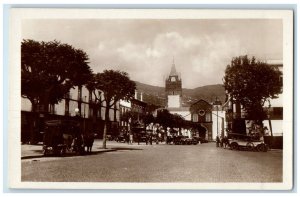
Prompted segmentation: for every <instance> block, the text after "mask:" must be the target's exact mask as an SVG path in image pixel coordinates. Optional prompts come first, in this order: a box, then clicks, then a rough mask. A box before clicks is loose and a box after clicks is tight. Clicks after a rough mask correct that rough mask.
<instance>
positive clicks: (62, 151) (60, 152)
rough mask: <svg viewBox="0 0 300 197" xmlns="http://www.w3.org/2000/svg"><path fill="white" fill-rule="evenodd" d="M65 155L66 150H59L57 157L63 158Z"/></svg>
mask: <svg viewBox="0 0 300 197" xmlns="http://www.w3.org/2000/svg"><path fill="white" fill-rule="evenodd" d="M65 154H66V149H64V148H62V149H60V151H59V155H60V156H65Z"/></svg>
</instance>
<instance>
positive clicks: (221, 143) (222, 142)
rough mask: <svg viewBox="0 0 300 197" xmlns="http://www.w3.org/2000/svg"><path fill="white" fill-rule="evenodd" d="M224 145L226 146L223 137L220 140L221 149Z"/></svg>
mask: <svg viewBox="0 0 300 197" xmlns="http://www.w3.org/2000/svg"><path fill="white" fill-rule="evenodd" d="M223 144H224V138H223V137H221V139H220V147H221V148H223Z"/></svg>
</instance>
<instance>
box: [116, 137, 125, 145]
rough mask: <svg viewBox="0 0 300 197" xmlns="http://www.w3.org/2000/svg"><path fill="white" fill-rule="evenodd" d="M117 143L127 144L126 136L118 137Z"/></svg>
mask: <svg viewBox="0 0 300 197" xmlns="http://www.w3.org/2000/svg"><path fill="white" fill-rule="evenodd" d="M116 141H117V142H123V143H125V142H126V138H125V136H124V135H118V136H117V137H116Z"/></svg>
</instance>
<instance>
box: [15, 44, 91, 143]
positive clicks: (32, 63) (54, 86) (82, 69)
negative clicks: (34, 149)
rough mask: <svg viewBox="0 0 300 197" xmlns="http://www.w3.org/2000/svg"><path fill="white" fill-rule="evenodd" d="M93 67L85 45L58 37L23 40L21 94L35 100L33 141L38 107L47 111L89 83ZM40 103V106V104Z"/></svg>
mask: <svg viewBox="0 0 300 197" xmlns="http://www.w3.org/2000/svg"><path fill="white" fill-rule="evenodd" d="M91 73H92V71H91V69H90V67H89V65H88V56H87V54H86V53H85V52H83V51H82V50H81V49H75V48H73V47H72V46H71V45H68V44H62V43H60V42H58V41H50V42H38V41H34V40H23V41H22V43H21V96H22V97H23V98H27V99H29V101H30V102H31V104H32V111H33V112H34V113H33V115H34V116H33V120H32V124H31V126H30V127H31V128H30V130H31V137H30V138H31V142H32V143H35V141H36V140H35V129H36V128H35V125H38V123H37V124H36V122H37V121H39V117H38V114H37V113H35V112H36V111H42V112H45V113H47V112H48V106H49V104H56V103H58V102H59V101H61V100H62V99H63V98H64V97H65V95H66V93H68V92H69V90H70V88H72V87H74V86H79V88H81V86H82V85H84V84H85V83H86V81H87V80H88V79H89V77H90V75H91ZM38 106H39V110H37V107H38Z"/></svg>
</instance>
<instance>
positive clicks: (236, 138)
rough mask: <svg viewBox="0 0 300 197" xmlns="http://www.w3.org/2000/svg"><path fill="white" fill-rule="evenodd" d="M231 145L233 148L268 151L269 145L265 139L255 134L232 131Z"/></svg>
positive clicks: (230, 136)
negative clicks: (258, 137) (256, 136)
mask: <svg viewBox="0 0 300 197" xmlns="http://www.w3.org/2000/svg"><path fill="white" fill-rule="evenodd" d="M228 141H229V147H230V149H232V150H248V151H259V152H266V151H268V149H269V147H268V145H267V144H265V143H264V142H263V141H261V140H259V139H257V138H253V136H248V135H242V134H236V133H231V134H230V135H229V140H228Z"/></svg>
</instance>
